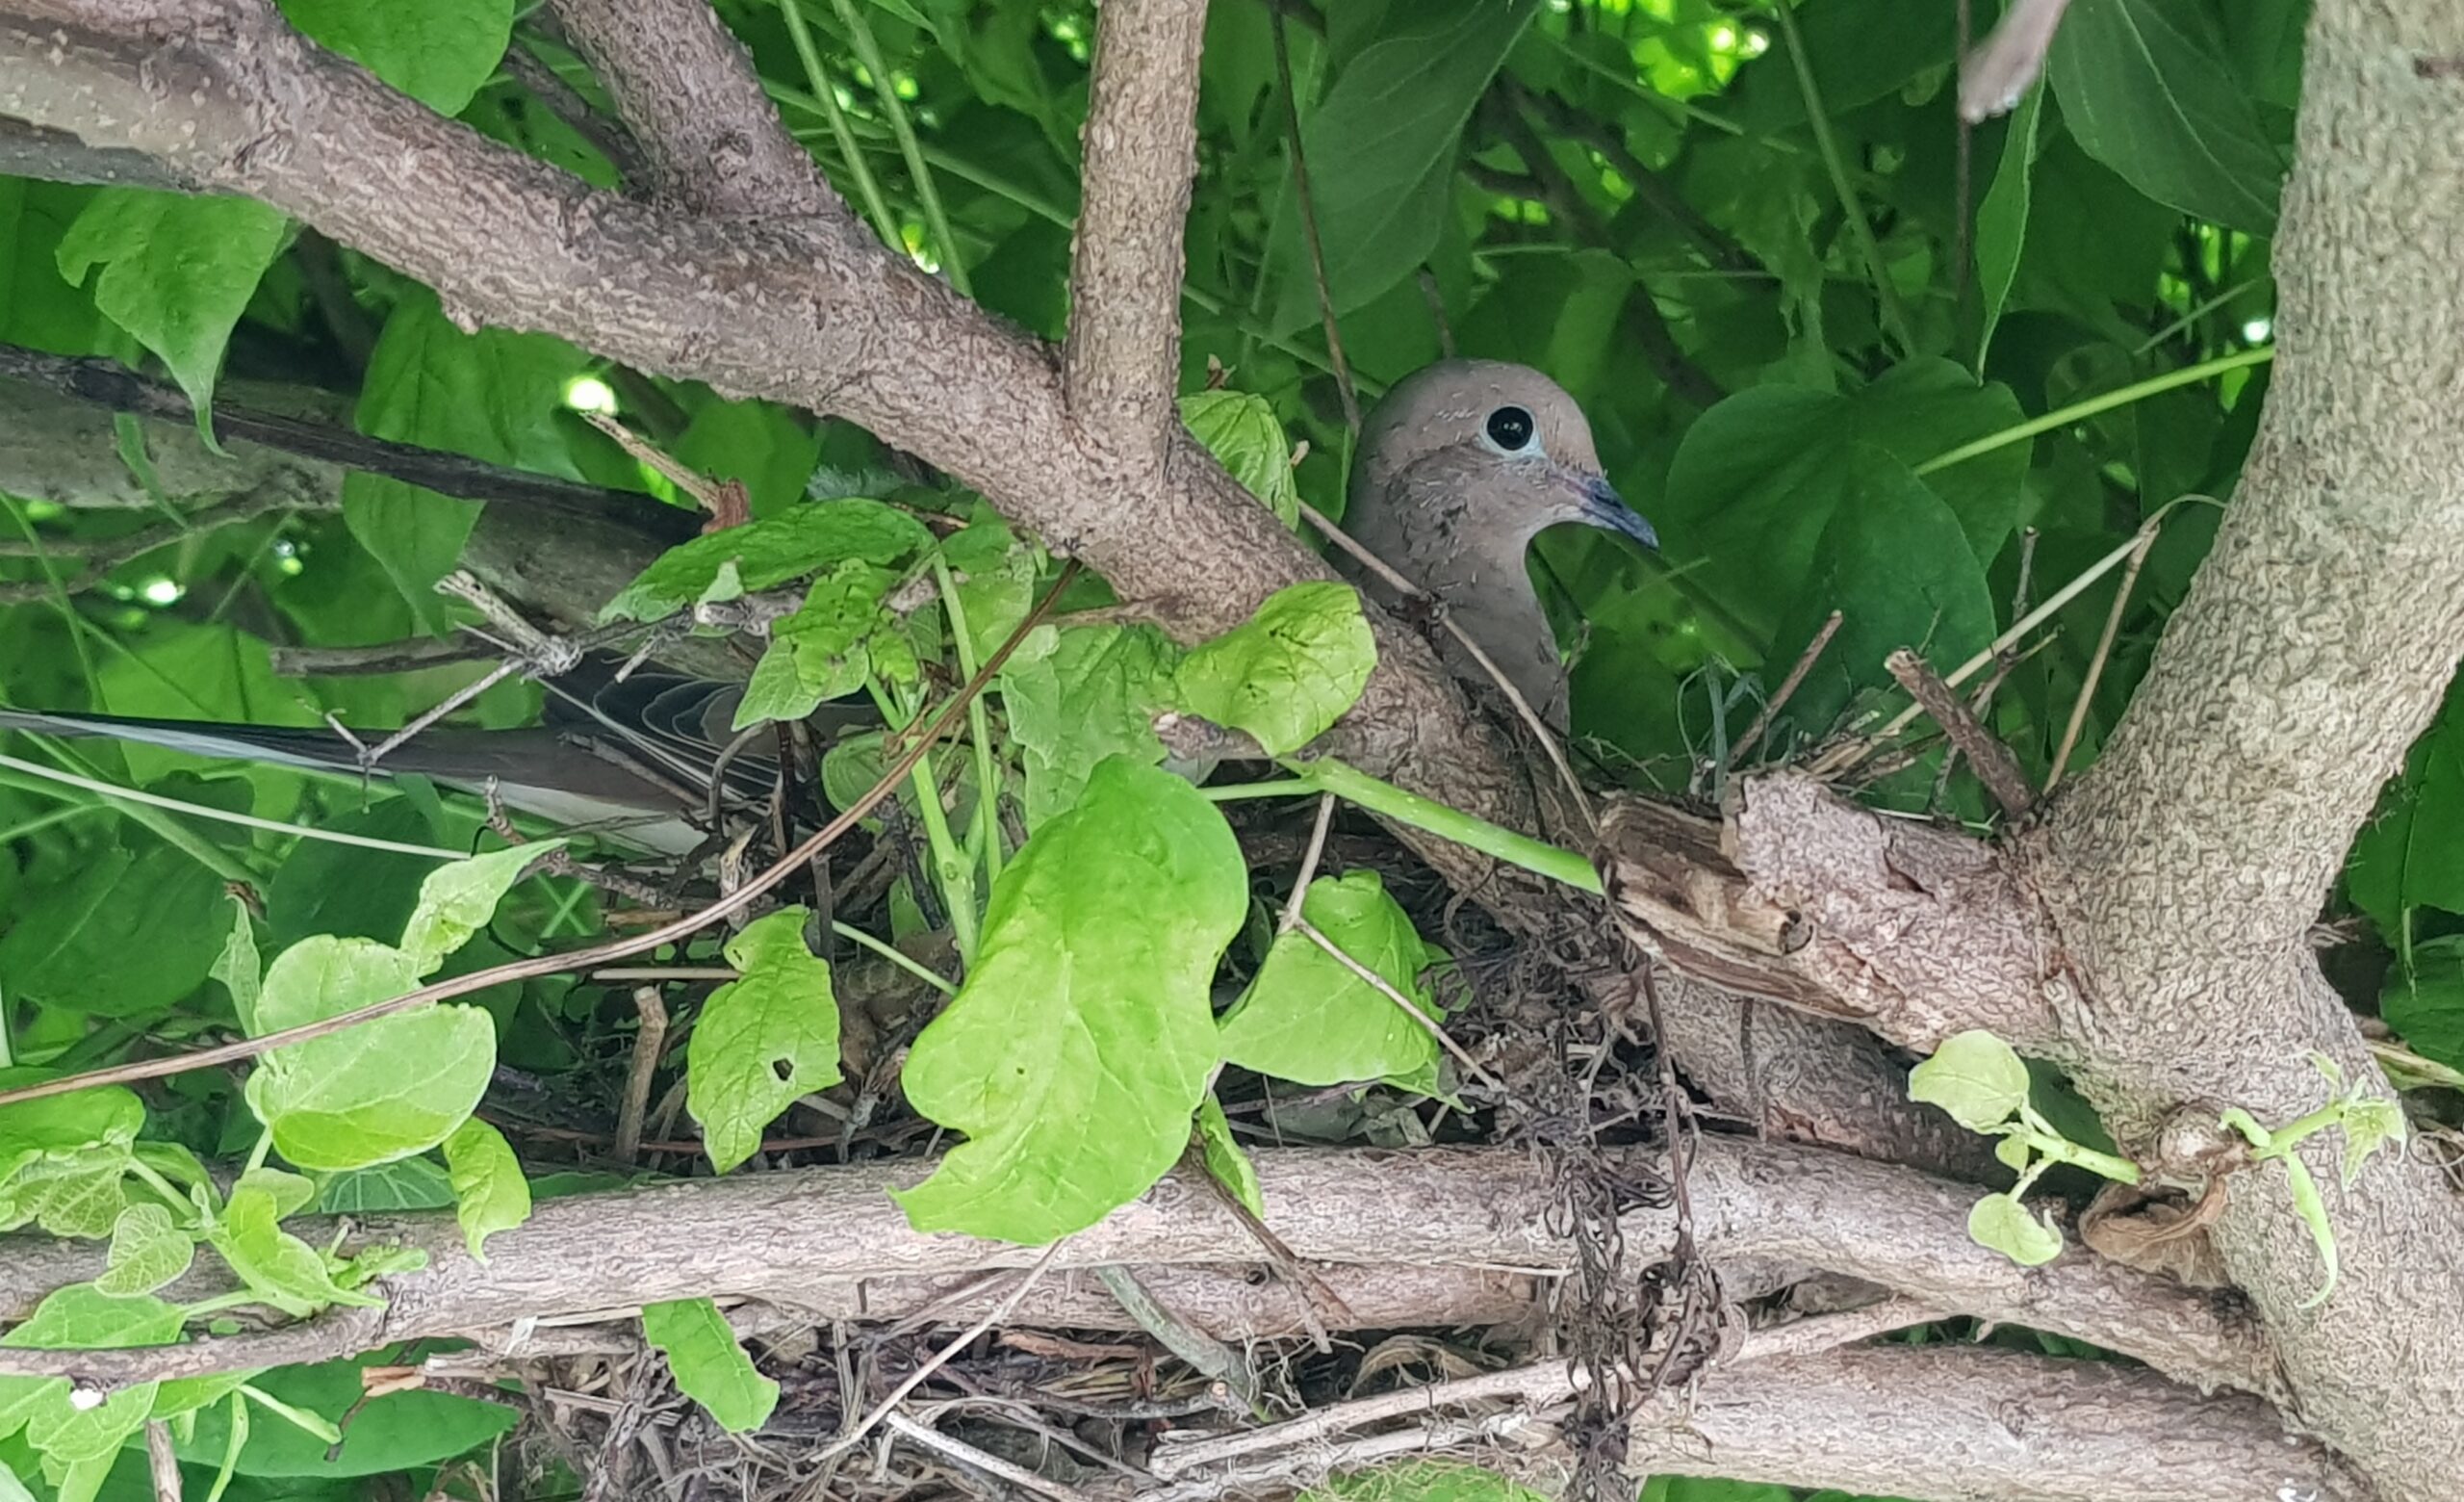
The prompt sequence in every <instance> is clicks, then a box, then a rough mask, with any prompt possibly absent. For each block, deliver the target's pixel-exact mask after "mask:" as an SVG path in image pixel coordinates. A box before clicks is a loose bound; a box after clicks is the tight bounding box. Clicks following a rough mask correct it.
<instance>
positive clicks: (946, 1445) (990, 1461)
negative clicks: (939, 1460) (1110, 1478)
mask: <svg viewBox="0 0 2464 1502" xmlns="http://www.w3.org/2000/svg"><path fill="white" fill-rule="evenodd" d="M882 1424H883V1426H884V1427H885V1428H889V1429H895V1430H897V1431H898V1432H899V1433H900V1434H902V1435H905V1436H906V1437H909V1438H910V1439H912V1440H914V1441H915V1442H916V1443H917V1444H920V1445H923V1446H924V1447H925V1448H927V1449H931V1450H938V1451H939V1452H940V1453H942V1454H943V1455H946V1456H948V1457H949V1458H950V1459H952V1460H954V1461H956V1462H958V1463H960V1464H962V1465H964V1466H967V1467H969V1468H970V1469H973V1470H980V1471H982V1472H984V1473H985V1474H986V1475H988V1476H990V1477H992V1478H993V1479H994V1480H996V1481H1006V1482H1008V1483H1009V1484H1010V1485H1012V1486H1014V1487H1021V1488H1024V1489H1027V1490H1029V1491H1032V1492H1034V1493H1036V1494H1037V1495H1038V1496H1043V1497H1050V1498H1052V1502H1093V1498H1092V1497H1091V1496H1090V1495H1089V1494H1088V1493H1086V1492H1084V1491H1081V1490H1079V1489H1077V1488H1075V1487H1067V1486H1064V1485H1062V1484H1061V1483H1060V1482H1057V1481H1054V1480H1053V1479H1052V1478H1051V1477H1049V1476H1040V1475H1038V1474H1036V1473H1035V1472H1034V1471H1031V1470H1029V1469H1027V1468H1026V1467H1025V1466H1023V1465H1014V1464H1012V1463H1010V1462H1008V1461H1005V1460H1003V1459H1001V1457H999V1456H997V1455H994V1454H992V1453H991V1452H990V1451H988V1450H979V1449H977V1448H976V1447H975V1446H973V1445H971V1444H968V1443H967V1442H966V1441H964V1440H963V1439H953V1438H951V1437H949V1436H947V1435H945V1434H942V1433H941V1432H940V1431H939V1430H937V1429H928V1428H926V1427H925V1426H924V1425H922V1424H919V1423H917V1422H916V1421H915V1420H913V1419H911V1418H909V1417H908V1416H907V1415H906V1414H904V1413H885V1414H883V1415H882Z"/></svg>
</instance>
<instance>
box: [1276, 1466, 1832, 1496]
mask: <svg viewBox="0 0 2464 1502" xmlns="http://www.w3.org/2000/svg"><path fill="white" fill-rule="evenodd" d="M1659 1484H1660V1483H1659V1482H1658V1481H1657V1479H1656V1478H1655V1480H1654V1481H1652V1482H1650V1483H1646V1484H1645V1486H1644V1489H1643V1493H1642V1495H1643V1502H1790V1499H1789V1496H1788V1494H1787V1493H1785V1492H1784V1491H1780V1490H1777V1489H1774V1491H1773V1492H1772V1494H1771V1496H1770V1497H1769V1498H1768V1499H1765V1498H1763V1497H1760V1496H1747V1495H1743V1494H1740V1495H1738V1496H1735V1497H1730V1496H1727V1495H1725V1494H1721V1495H1717V1496H1699V1497H1698V1496H1693V1495H1691V1494H1689V1495H1687V1496H1685V1497H1666V1498H1663V1497H1657V1496H1654V1495H1653V1494H1652V1488H1653V1487H1655V1486H1657V1485H1659ZM1301 1496H1302V1498H1303V1499H1304V1502H1542V1494H1541V1493H1540V1492H1537V1491H1533V1490H1531V1489H1529V1488H1527V1487H1520V1486H1517V1485H1516V1484H1515V1483H1513V1482H1511V1481H1508V1480H1507V1479H1506V1478H1505V1477H1503V1476H1501V1475H1499V1474H1497V1473H1496V1472H1495V1471H1487V1470H1482V1469H1481V1468H1480V1467H1478V1466H1476V1465H1470V1464H1466V1463H1462V1462H1460V1461H1405V1462H1402V1463H1399V1464H1392V1465H1381V1466H1377V1467H1375V1468H1374V1469H1371V1470H1363V1471H1353V1472H1351V1473H1349V1474H1347V1475H1343V1476H1336V1477H1331V1478H1329V1479H1328V1480H1327V1482H1326V1484H1325V1485H1324V1486H1322V1487H1320V1488H1318V1489H1315V1490H1311V1491H1305V1492H1302V1493H1301Z"/></svg>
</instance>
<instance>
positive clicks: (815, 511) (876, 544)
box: [599, 498, 932, 621]
mask: <svg viewBox="0 0 2464 1502" xmlns="http://www.w3.org/2000/svg"><path fill="white" fill-rule="evenodd" d="M931 542H932V533H931V532H929V531H925V529H924V524H923V523H921V522H919V521H917V520H916V519H915V518H914V517H912V516H910V515H908V514H907V513H906V512H905V511H902V510H899V509H898V508H896V507H895V506H888V505H883V504H882V503H880V502H879V501H867V500H863V499H861V498H850V499H846V500H839V501H815V502H810V503H808V504H806V505H794V506H789V507H788V508H787V509H785V510H784V511H782V512H780V513H779V514H778V515H776V516H769V517H763V518H761V519H760V520H758V521H755V522H750V523H747V524H746V525H744V526H742V527H730V528H728V529H726V530H724V531H715V532H712V533H710V534H709V535H708V536H706V537H696V538H694V539H693V540H692V541H691V542H688V543H684V544H682V545H681V546H679V547H674V548H670V549H669V550H667V552H665V553H663V554H661V555H660V556H659V558H658V561H657V562H655V563H653V564H652V565H651V566H650V567H649V568H646V569H644V570H643V571H642V573H641V576H640V577H639V578H637V579H635V580H634V581H633V582H632V583H630V584H628V585H626V586H625V591H624V592H623V593H622V594H620V595H618V596H617V597H616V598H615V599H613V600H611V601H609V602H608V603H607V606H606V608H605V609H603V610H601V611H600V612H599V618H600V619H601V620H603V621H655V620H659V619H662V618H664V617H666V616H670V615H673V614H675V613H676V612H677V611H679V610H680V609H684V608H685V607H687V606H689V605H691V604H693V603H694V602H695V601H697V600H699V599H701V598H702V597H703V595H704V593H705V592H706V590H708V589H709V588H710V586H711V585H712V584H714V583H717V582H718V580H719V577H720V571H721V570H722V569H724V568H728V567H731V566H732V568H733V569H734V578H735V581H736V583H737V584H738V585H740V586H741V587H742V588H743V589H745V590H758V589H773V588H776V587H778V586H779V585H781V584H783V583H787V582H788V581H789V580H792V579H800V578H802V577H804V576H805V575H807V574H811V573H815V572H818V571H820V570H822V569H825V568H828V567H830V566H831V565H833V564H836V563H842V562H847V561H851V560H853V561H858V562H864V563H871V564H876V565H879V566H883V567H887V566H888V565H890V564H893V563H897V562H899V561H901V560H902V559H904V558H907V557H911V556H912V555H913V554H915V553H916V552H918V551H920V550H921V549H923V548H924V547H926V546H928V545H929V544H930V543H931Z"/></svg>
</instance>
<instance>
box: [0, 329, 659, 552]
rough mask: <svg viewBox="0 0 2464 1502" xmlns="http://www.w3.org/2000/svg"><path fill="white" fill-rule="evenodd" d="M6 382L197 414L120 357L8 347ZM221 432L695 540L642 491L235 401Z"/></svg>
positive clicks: (145, 412) (180, 415) (175, 415)
mask: <svg viewBox="0 0 2464 1502" xmlns="http://www.w3.org/2000/svg"><path fill="white" fill-rule="evenodd" d="M0 376H11V377H13V378H15V379H18V380H23V381H28V382H31V383H33V384H35V385H38V386H41V387H43V388H45V389H47V390H50V391H55V392H58V393H60V394H62V395H64V396H68V397H74V398H76V399H78V400H79V401H90V402H93V403H95V404H96V405H98V406H102V407H106V408H109V409H110V410H112V411H115V412H127V413H131V414H134V415H136V416H139V417H153V418H166V419H170V420H173V421H176V422H182V423H187V422H192V421H193V420H194V417H195V409H194V408H193V407H192V406H191V405H190V404H189V400H188V398H187V397H186V396H184V395H182V394H181V392H180V390H179V388H177V387H175V386H168V385H165V384H163V383H162V382H160V381H153V380H148V379H146V378H145V377H144V376H140V375H138V374H137V373H136V372H134V371H132V370H130V369H129V368H128V367H126V366H124V365H122V364H120V363H119V362H118V361H116V360H104V359H70V358H67V357H65V356H62V355H55V354H43V353H39V352H38V351H36V350H26V349H21V348H19V347H17V346H14V345H0ZM214 428H215V431H216V433H218V435H219V436H220V437H221V438H222V440H223V441H224V442H225V443H229V442H231V441H233V440H235V439H238V440H245V441H247V442H250V443H257V444H263V445H264V446H265V447H267V448H269V449H278V450H280V451H281V452H283V453H295V454H298V455H300V456H301V457H303V458H311V459H321V460H323V461H325V462H326V463H329V464H340V465H344V466H346V467H347V468H350V469H355V470H364V471H366V472H368V473H369V474H372V475H383V476H386V477H387V478H389V479H398V480H402V481H404V482H406V483H408V484H413V485H420V486H423V487H424V488H426V489H429V490H433V491H436V492H438V493H440V494H442V495H449V496H459V497H461V498H463V499H464V500H468V501H501V502H507V503H511V504H515V505H535V506H539V507H542V508H544V509H547V510H551V511H555V512H559V513H561V514H563V515H567V516H571V517H574V518H575V519H577V520H579V521H583V522H589V523H597V524H614V525H617V526H622V527H627V528H630V529H631V530H633V531H641V532H647V533H649V534H650V535H653V536H658V537H666V538H671V539H673V540H676V541H682V540H683V539H684V538H686V537H689V536H691V535H692V529H693V519H692V516H691V514H690V513H689V512H683V511H680V510H679V509H678V508H677V507H675V506H672V505H663V504H661V503H660V502H658V501H657V500H655V499H654V498H652V497H650V496H646V495H643V494H641V493H640V492H638V491H631V490H606V489H602V488H601V487H599V486H597V485H585V484H580V483H578V482H576V481H573V480H569V479H552V478H551V477H549V476H545V475H531V474H526V473H525V472H523V471H521V470H516V469H508V468H506V467H504V466H503V465H500V464H485V463H481V462H480V461H479V460H477V459H472V458H466V457H464V456H463V455H461V454H458V453H445V452H444V451H442V450H438V449H423V448H420V447H418V446H417V445H415V444H407V443H396V442H394V441H392V440H390V439H385V438H369V437H365V436H363V435H361V434H359V433H354V432H350V431H348V430H347V429H344V428H339V427H328V426H326V425H324V424H321V423H309V422H302V421H300V420H299V419H297V418H293V417H283V416H279V415H277V414H274V413H270V412H258V411H252V410H250V409H248V408H246V407H242V406H236V405H233V404H230V403H228V402H221V401H218V402H216V403H215V404H214Z"/></svg>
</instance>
